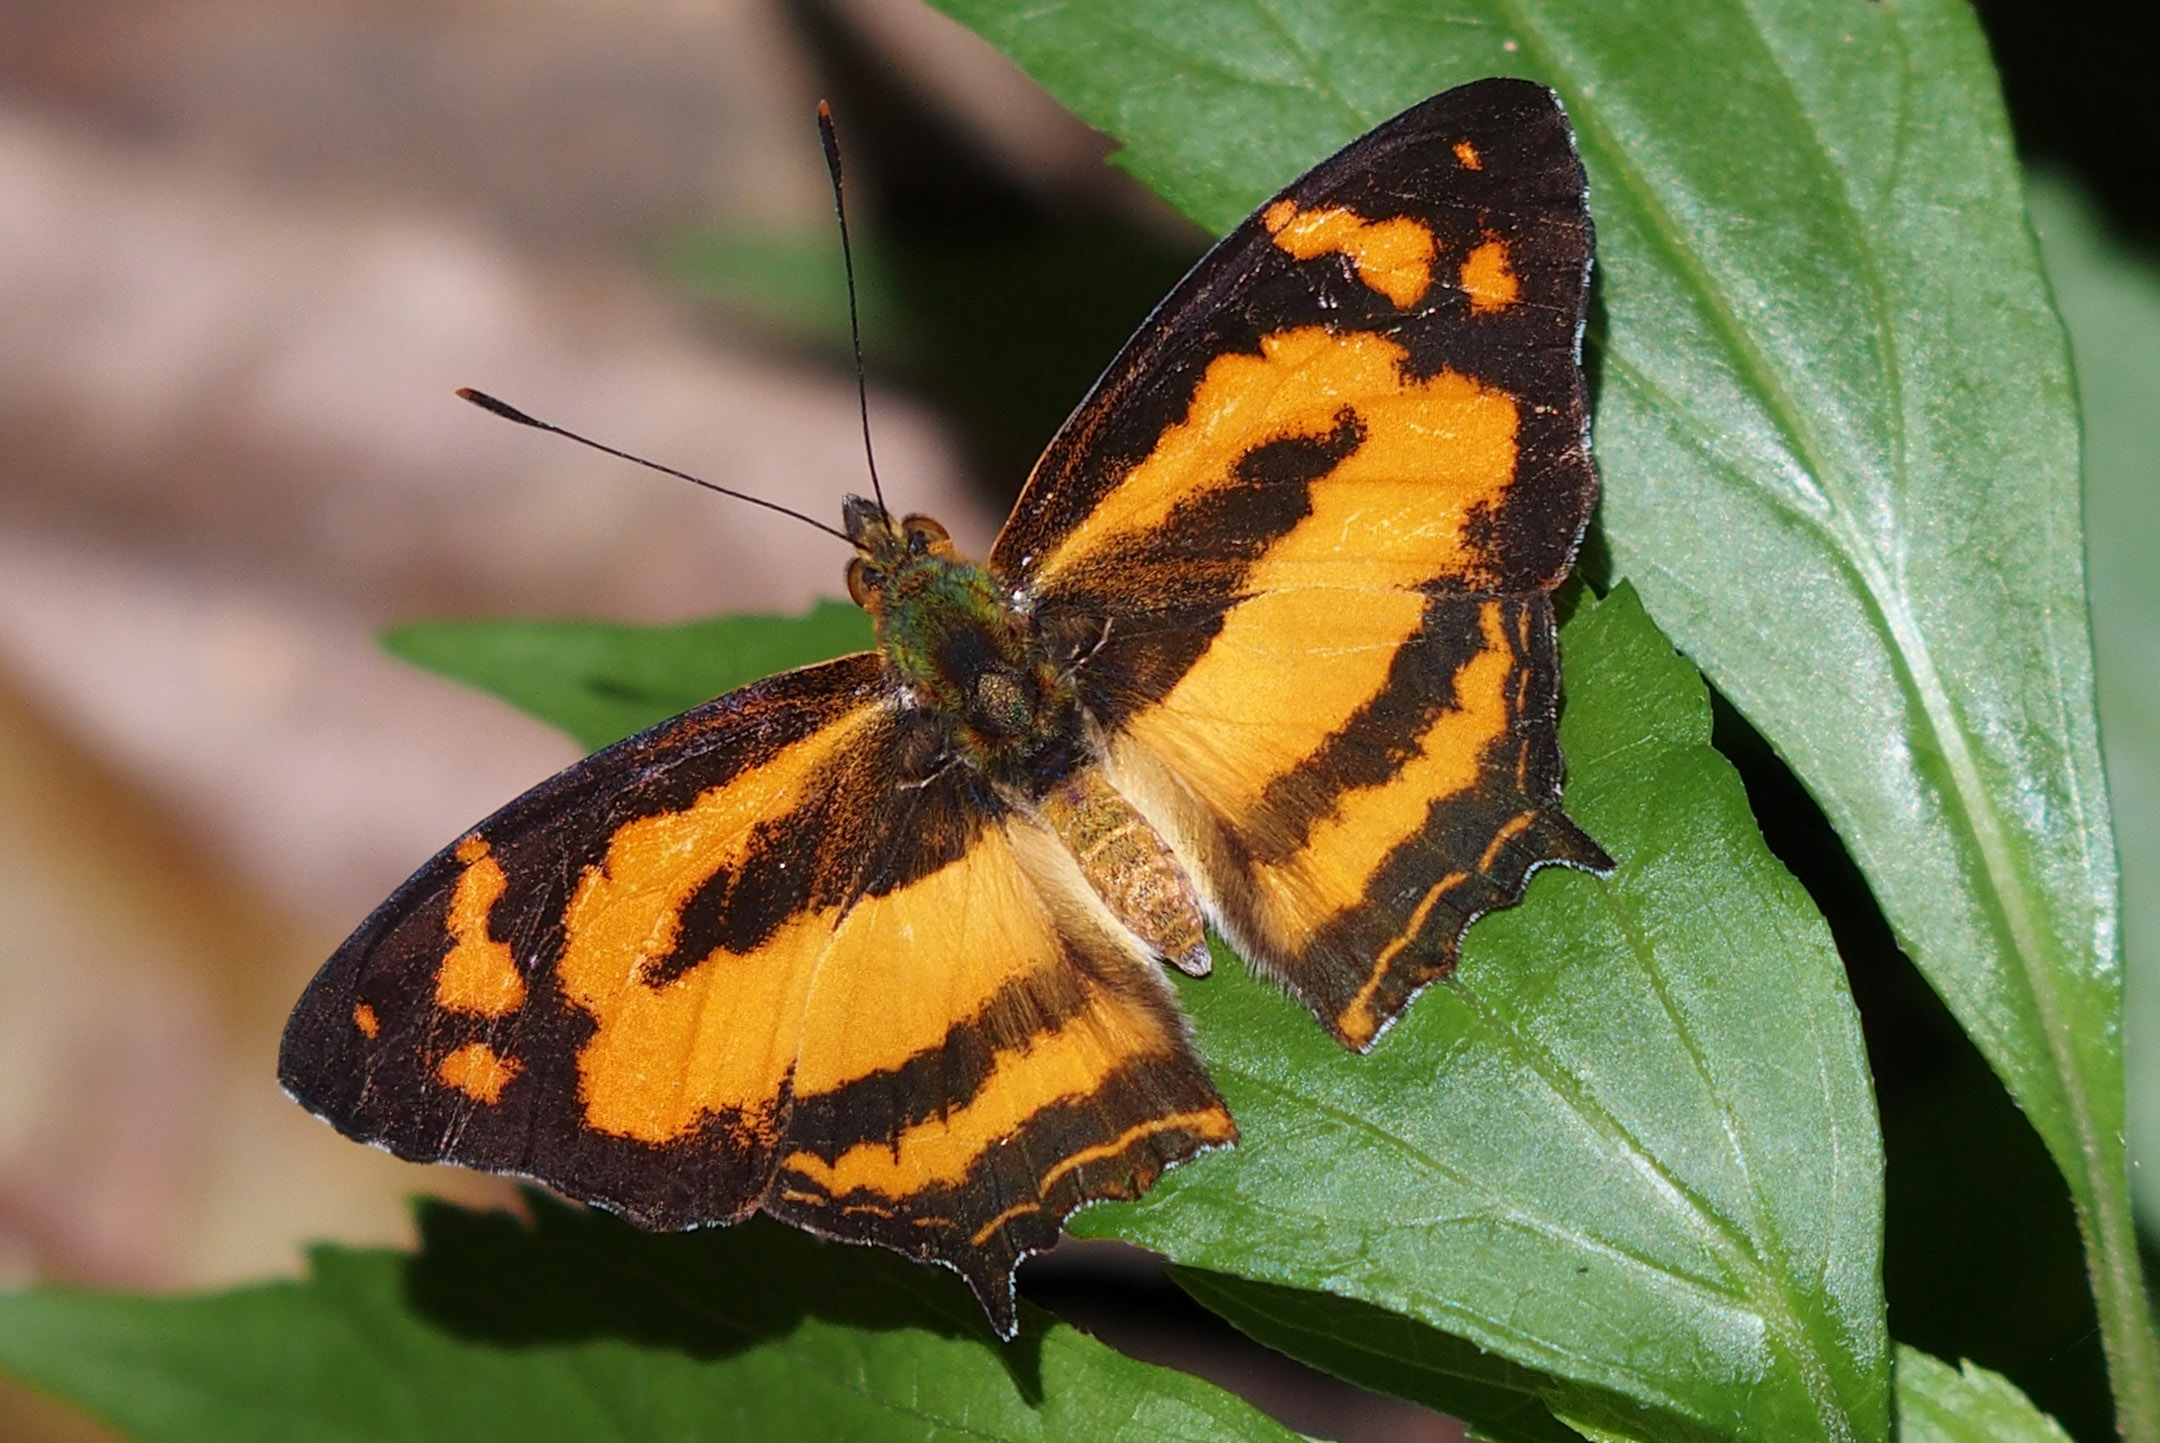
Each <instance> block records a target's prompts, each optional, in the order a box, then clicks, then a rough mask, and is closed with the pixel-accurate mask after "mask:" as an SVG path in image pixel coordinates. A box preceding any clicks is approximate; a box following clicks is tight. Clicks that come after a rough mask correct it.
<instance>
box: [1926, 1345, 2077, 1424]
mask: <svg viewBox="0 0 2160 1443" xmlns="http://www.w3.org/2000/svg"><path fill="white" fill-rule="evenodd" d="M1897 1410H1898V1439H1899V1443H2070V1435H2069V1434H2067V1433H2065V1432H2063V1430H2062V1428H2061V1426H2060V1425H2058V1424H2057V1423H2056V1422H2055V1420H2054V1419H2053V1418H2050V1417H2048V1415H2047V1414H2045V1413H2043V1412H2041V1411H2040V1410H2039V1409H2038V1408H2035V1407H2034V1406H2033V1405H2032V1402H2031V1400H2030V1399H2028V1398H2027V1397H2026V1396H2025V1395H2024V1394H2023V1393H2020V1392H2019V1391H2018V1390H2017V1387H2016V1385H2014V1384H2012V1383H2011V1382H2010V1380H2009V1379H2007V1378H2005V1377H2003V1376H2002V1375H2001V1374H1999V1373H1990V1372H1989V1371H1988V1370H1987V1369H1985V1368H1982V1367H1978V1366H1976V1365H1975V1364H1972V1363H1967V1364H1966V1365H1965V1369H1964V1371H1963V1372H1959V1371H1958V1370H1957V1369H1956V1368H1953V1367H1951V1366H1950V1365H1949V1364H1948V1363H1945V1362H1943V1361H1941V1360H1940V1359H1938V1358H1931V1357H1929V1356H1928V1355H1927V1354H1925V1353H1923V1352H1920V1351H1919V1350H1918V1349H1916V1348H1905V1347H1900V1348H1899V1349H1898V1350H1897Z"/></svg>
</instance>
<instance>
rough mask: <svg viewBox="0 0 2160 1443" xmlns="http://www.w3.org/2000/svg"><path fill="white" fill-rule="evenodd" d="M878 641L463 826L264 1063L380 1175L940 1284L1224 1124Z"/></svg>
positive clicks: (1165, 1004)
mask: <svg viewBox="0 0 2160 1443" xmlns="http://www.w3.org/2000/svg"><path fill="white" fill-rule="evenodd" d="M921 728H922V723H921V721H920V719H919V717H918V716H917V714H916V713H915V712H914V711H913V709H911V708H908V707H906V706H904V705H903V704H902V703H901V701H900V699H899V698H898V697H897V696H896V695H895V693H894V691H893V688H892V687H891V685H890V684H889V682H888V681H887V680H886V677H885V674H884V666H883V663H882V661H881V660H880V658H878V657H877V656H876V655H874V654H868V653H866V654H863V655H859V656H854V657H847V658H843V659H842V660H839V661H836V662H831V663H827V664H826V665H823V666H817V667H811V668H807V669H804V670H801V671H796V672H790V673H786V674H784V675H781V676H777V677H773V678H770V679H768V680H766V681H764V682H760V683H757V684H755V685H753V686H749V687H745V688H743V689H742V690H740V691H736V692H733V693H730V694H729V695H727V696H725V697H722V698H720V699H719V700H718V701H715V702H711V703H709V704H707V705H705V706H703V707H700V708H697V709H696V710H693V711H690V712H687V713H685V714H683V715H682V716H680V717H677V718H675V719H674V720H672V721H670V722H666V723H663V724H662V725H660V726H659V727H656V728H654V729H653V730H651V731H649V732H646V733H644V734H642V735H640V736H637V737H633V738H631V739H630V740H628V741H625V742H621V743H618V744H617V745H615V746H613V747H610V748H608V749H607V750H605V751H602V752H599V753H597V754H595V755H594V756H592V757H590V758H587V759H586V760H585V761H584V762H581V763H579V764H578V765H577V766H574V767H572V768H570V769H569V770H568V771H565V772H563V773H561V774H560V775H558V776H556V777H555V778H553V779H551V780H549V781H547V782H545V783H543V784H542V785H540V786H539V787H537V788H535V789H534V790H532V791H531V792H528V793H526V794H525V795H524V796H523V797H520V798H519V799H518V800H516V801H514V802H512V803H511V804H510V805H509V806H507V807H505V808H504V809H503V810H502V811H500V812H498V813H497V814H496V815H494V816H493V817H490V818H489V819H488V820H487V821H485V822H483V823H481V824H480V826H478V827H477V828H475V829H474V830H473V831H472V832H471V833H469V834H468V835H467V836H466V837H464V838H463V839H461V840H460V841H459V842H458V843H457V844H456V845H454V846H453V847H451V848H449V849H447V850H446V851H444V852H443V853H442V854H441V855H439V856H437V857H436V858H434V859H433V860H432V861H430V862H429V863H427V865H425V866H424V867H422V868H421V869H420V871H419V872H418V873H416V874H415V875H414V876H413V878H412V879H411V880H410V881H408V882H407V883H406V884H405V885H404V886H403V887H402V888H400V889H399V890H398V892H397V893H396V894H394V895H393V896H392V897H391V898H390V900H389V901H388V902H386V903H385V904H384V905H383V906H382V907H381V908H379V909H378V910H377V911H376V912H375V914H374V915H373V916H371V917H370V918H368V920H367V921H366V922H365V923H364V924H362V926H361V927H360V929H359V930H358V931H357V932H355V933H354V934H353V936H352V937H351V939H349V940H348V941H347V942H346V943H345V944H344V946H342V947H341V948H339V950H338V952H337V953H336V955H335V956H333V957H332V958H331V959H330V961H329V962H328V963H327V964H325V966H324V967H323V969H322V971H321V972H320V973H319V974H318V975H317V976H316V978H315V980H314V982H313V983H312V984H310V986H309V988H308V990H307V992H306V994H305V995H304V996H303V997H302V999H301V1001H300V1003H299V1005H298V1006H297V1007H296V1008H295V1010H294V1012H293V1016H292V1019H291V1021H290V1022H289V1023H288V1024H287V1027H286V1032H285V1038H284V1044H283V1049H282V1052H281V1055H280V1059H279V1073H280V1077H281V1080H282V1081H283V1082H284V1084H285V1087H286V1089H287V1090H288V1091H289V1092H291V1093H292V1095H293V1096H294V1097H295V1098H297V1099H298V1100H299V1101H301V1102H302V1103H303V1104H305V1105H306V1106H307V1107H309V1108H310V1109H311V1110H313V1111H315V1112H316V1113H318V1114H320V1115H321V1116H323V1117H324V1118H326V1119H327V1120H329V1121H330V1122H331V1123H333V1124H334V1125H336V1126H337V1127H338V1128H339V1129H340V1130H341V1131H343V1132H345V1133H347V1134H348V1135H350V1136H352V1137H355V1138H358V1139H361V1140H363V1141H368V1142H374V1143H378V1144H380V1145H382V1146H384V1147H386V1148H388V1149H389V1150H390V1151H392V1152H394V1153H396V1154H398V1155H399V1156H401V1157H407V1158H413V1159H416V1160H422V1161H445V1162H456V1163H461V1164H464V1165H467V1166H471V1167H478V1168H484V1169H488V1170H492V1171H497V1172H506V1173H513V1174H517V1175H521V1176H526V1177H532V1178H536V1179H539V1180H540V1181H542V1182H545V1183H548V1184H549V1185H551V1186H553V1187H556V1188H558V1189H559V1190H561V1191H563V1192H565V1193H567V1194H569V1195H570V1196H572V1197H576V1198H579V1199H582V1200H585V1201H589V1202H592V1203H595V1204H598V1205H600V1206H602V1207H606V1208H608V1209H610V1210H612V1211H615V1212H619V1213H622V1214H624V1215H625V1216H627V1217H629V1218H631V1219H632V1220H634V1221H636V1222H638V1223H640V1224H642V1225H644V1226H648V1227H666V1228H681V1227H694V1226H700V1225H704V1224H709V1223H719V1222H728V1221H733V1220H736V1219H739V1218H741V1217H743V1216H745V1215H747V1214H749V1213H750V1212H752V1211H755V1210H757V1209H760V1208H763V1209H764V1210H766V1211H768V1212H771V1213H773V1214H775V1215H776V1216H779V1217H782V1218H784V1219H786V1220H788V1221H790V1222H793V1223H796V1224H798V1225H801V1226H804V1227H807V1228H809V1229H811V1230H813V1231H815V1232H818V1233H820V1234H823V1235H825V1236H830V1237H839V1238H845V1239H849V1240H852V1241H861V1242H875V1243H879V1244H882V1245H884V1246H887V1247H892V1248H896V1249H898V1250H899V1251H901V1252H904V1253H907V1254H909V1255H910V1256H913V1257H917V1258H921V1259H927V1260H932V1261H937V1262H942V1263H945V1264H947V1265H949V1266H952V1267H954V1268H956V1269H957V1270H959V1271H960V1272H961V1273H963V1274H964V1275H965V1276H966V1277H967V1278H968V1280H969V1282H970V1283H971V1284H972V1285H973V1286H974V1288H975V1290H976V1292H977V1294H978V1295H979V1296H980V1297H981V1298H982V1300H983V1303H984V1306H985V1308H986V1309H987V1310H988V1311H989V1312H990V1314H991V1316H992V1319H993V1320H994V1321H995V1322H996V1323H997V1325H998V1327H999V1329H1000V1331H1001V1332H1003V1333H1005V1334H1007V1335H1009V1334H1010V1333H1011V1331H1012V1328H1013V1326H1014V1323H1015V1311H1014V1308H1015V1305H1014V1302H1013V1294H1012V1269H1013V1267H1014V1266H1015V1265H1016V1264H1017V1262H1018V1260H1019V1259H1020V1258H1021V1257H1022V1256H1024V1255H1025V1254H1026V1253H1028V1252H1031V1251H1036V1250H1039V1249H1041V1248H1044V1247H1047V1246H1049V1245H1050V1243H1052V1242H1053V1241H1055V1239H1056V1236H1057V1229H1058V1224H1059V1223H1060V1222H1061V1221H1062V1220H1063V1218H1064V1217H1065V1216H1066V1215H1067V1214H1068V1213H1070V1212H1071V1211H1072V1209H1073V1208H1074V1207H1077V1206H1078V1205H1080V1204H1081V1203H1082V1202H1085V1201H1089V1200H1092V1199H1096V1198H1104V1197H1133V1196H1137V1195H1138V1194H1139V1192H1141V1191H1142V1190H1144V1189H1145V1188H1146V1187H1147V1186H1148V1184H1149V1183H1150V1182H1152V1181H1153V1179H1154V1177H1155V1176H1156V1175H1157V1174H1158V1173H1159V1172H1160V1171H1161V1169H1162V1168H1164V1167H1166V1166H1168V1165H1170V1164H1171V1163H1174V1162H1176V1161H1179V1160H1180V1159H1182V1158H1185V1157H1187V1156H1190V1155H1191V1154H1193V1153H1194V1152H1196V1151H1199V1150H1201V1149H1203V1148H1205V1147H1208V1146H1212V1145H1217V1144H1221V1143H1225V1142H1228V1141H1230V1140H1231V1139H1232V1138H1234V1136H1235V1129H1234V1127H1233V1126H1232V1124H1231V1122H1230V1118H1229V1114H1228V1112H1227V1111H1226V1110H1225V1109H1224V1107H1223V1104H1222V1101H1221V1099H1220V1098H1219V1097H1218V1096H1217V1095H1216V1093H1215V1091H1214V1088H1213V1087H1212V1085H1211V1084H1210V1083H1209V1082H1208V1080H1207V1076H1206V1074H1205V1072H1204V1071H1203V1070H1202V1068H1201V1066H1200V1064H1199V1062H1198V1060H1197V1058H1196V1057H1195V1056H1194V1054H1193V1052H1192V1049H1191V1046H1190V1043H1189V1042H1188V1040H1187V1038H1186V1035H1185V1032H1184V1028H1183V1024H1182V1021H1181V1019H1180V1018H1179V1015H1178V1013H1177V1010H1176V1007H1175V1004H1174V1002H1173V1001H1172V999H1171V998H1170V996H1169V993H1168V990H1167V988H1166V987H1165V985H1164V983H1163V982H1162V980H1161V978H1160V976H1159V975H1158V973H1157V971H1156V969H1155V968H1154V967H1153V965H1152V964H1151V963H1150V962H1148V961H1147V959H1145V958H1144V957H1142V956H1140V955H1139V954H1138V952H1137V951H1136V950H1135V949H1134V947H1133V944H1132V943H1131V942H1130V941H1129V940H1128V939H1125V938H1124V937H1123V934H1122V933H1120V932H1119V931H1118V930H1117V929H1116V928H1115V927H1114V926H1112V925H1109V924H1108V923H1107V922H1106V921H1105V920H1104V919H1103V918H1102V917H1101V915H1100V907H1099V904H1096V905H1094V906H1092V907H1091V906H1090V905H1089V903H1088V902H1087V900H1086V897H1085V895H1084V890H1085V884H1084V883H1083V882H1081V881H1080V880H1079V878H1078V874H1077V869H1076V868H1075V867H1074V865H1073V864H1072V862H1071V861H1070V858H1063V859H1062V860H1061V856H1062V854H1061V852H1060V851H1059V849H1057V848H1056V847H1055V846H1054V845H1046V844H1045V843H1046V839H1045V838H1043V837H1041V836H1040V835H1038V834H1037V832H1036V830H1035V828H1034V825H1033V824H1032V823H1030V822H1028V821H1027V820H1026V819H1024V818H1021V817H1017V816H1014V815H1011V814H1008V813H1007V812H1006V811H1005V810H1004V809H1003V808H1002V807H1001V806H1000V805H999V804H998V802H997V800H996V798H995V797H994V796H991V795H989V794H988V793H987V792H986V791H983V790H980V789H978V787H977V785H976V784H975V783H974V782H972V781H971V780H970V778H969V775H968V774H967V773H966V772H965V771H964V770H962V769H959V768H952V767H946V766H943V765H941V759H940V758H939V757H938V755H937V748H936V745H935V740H934V738H932V737H929V736H927V735H926V734H925V733H924V731H923V730H922V729H921Z"/></svg>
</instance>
